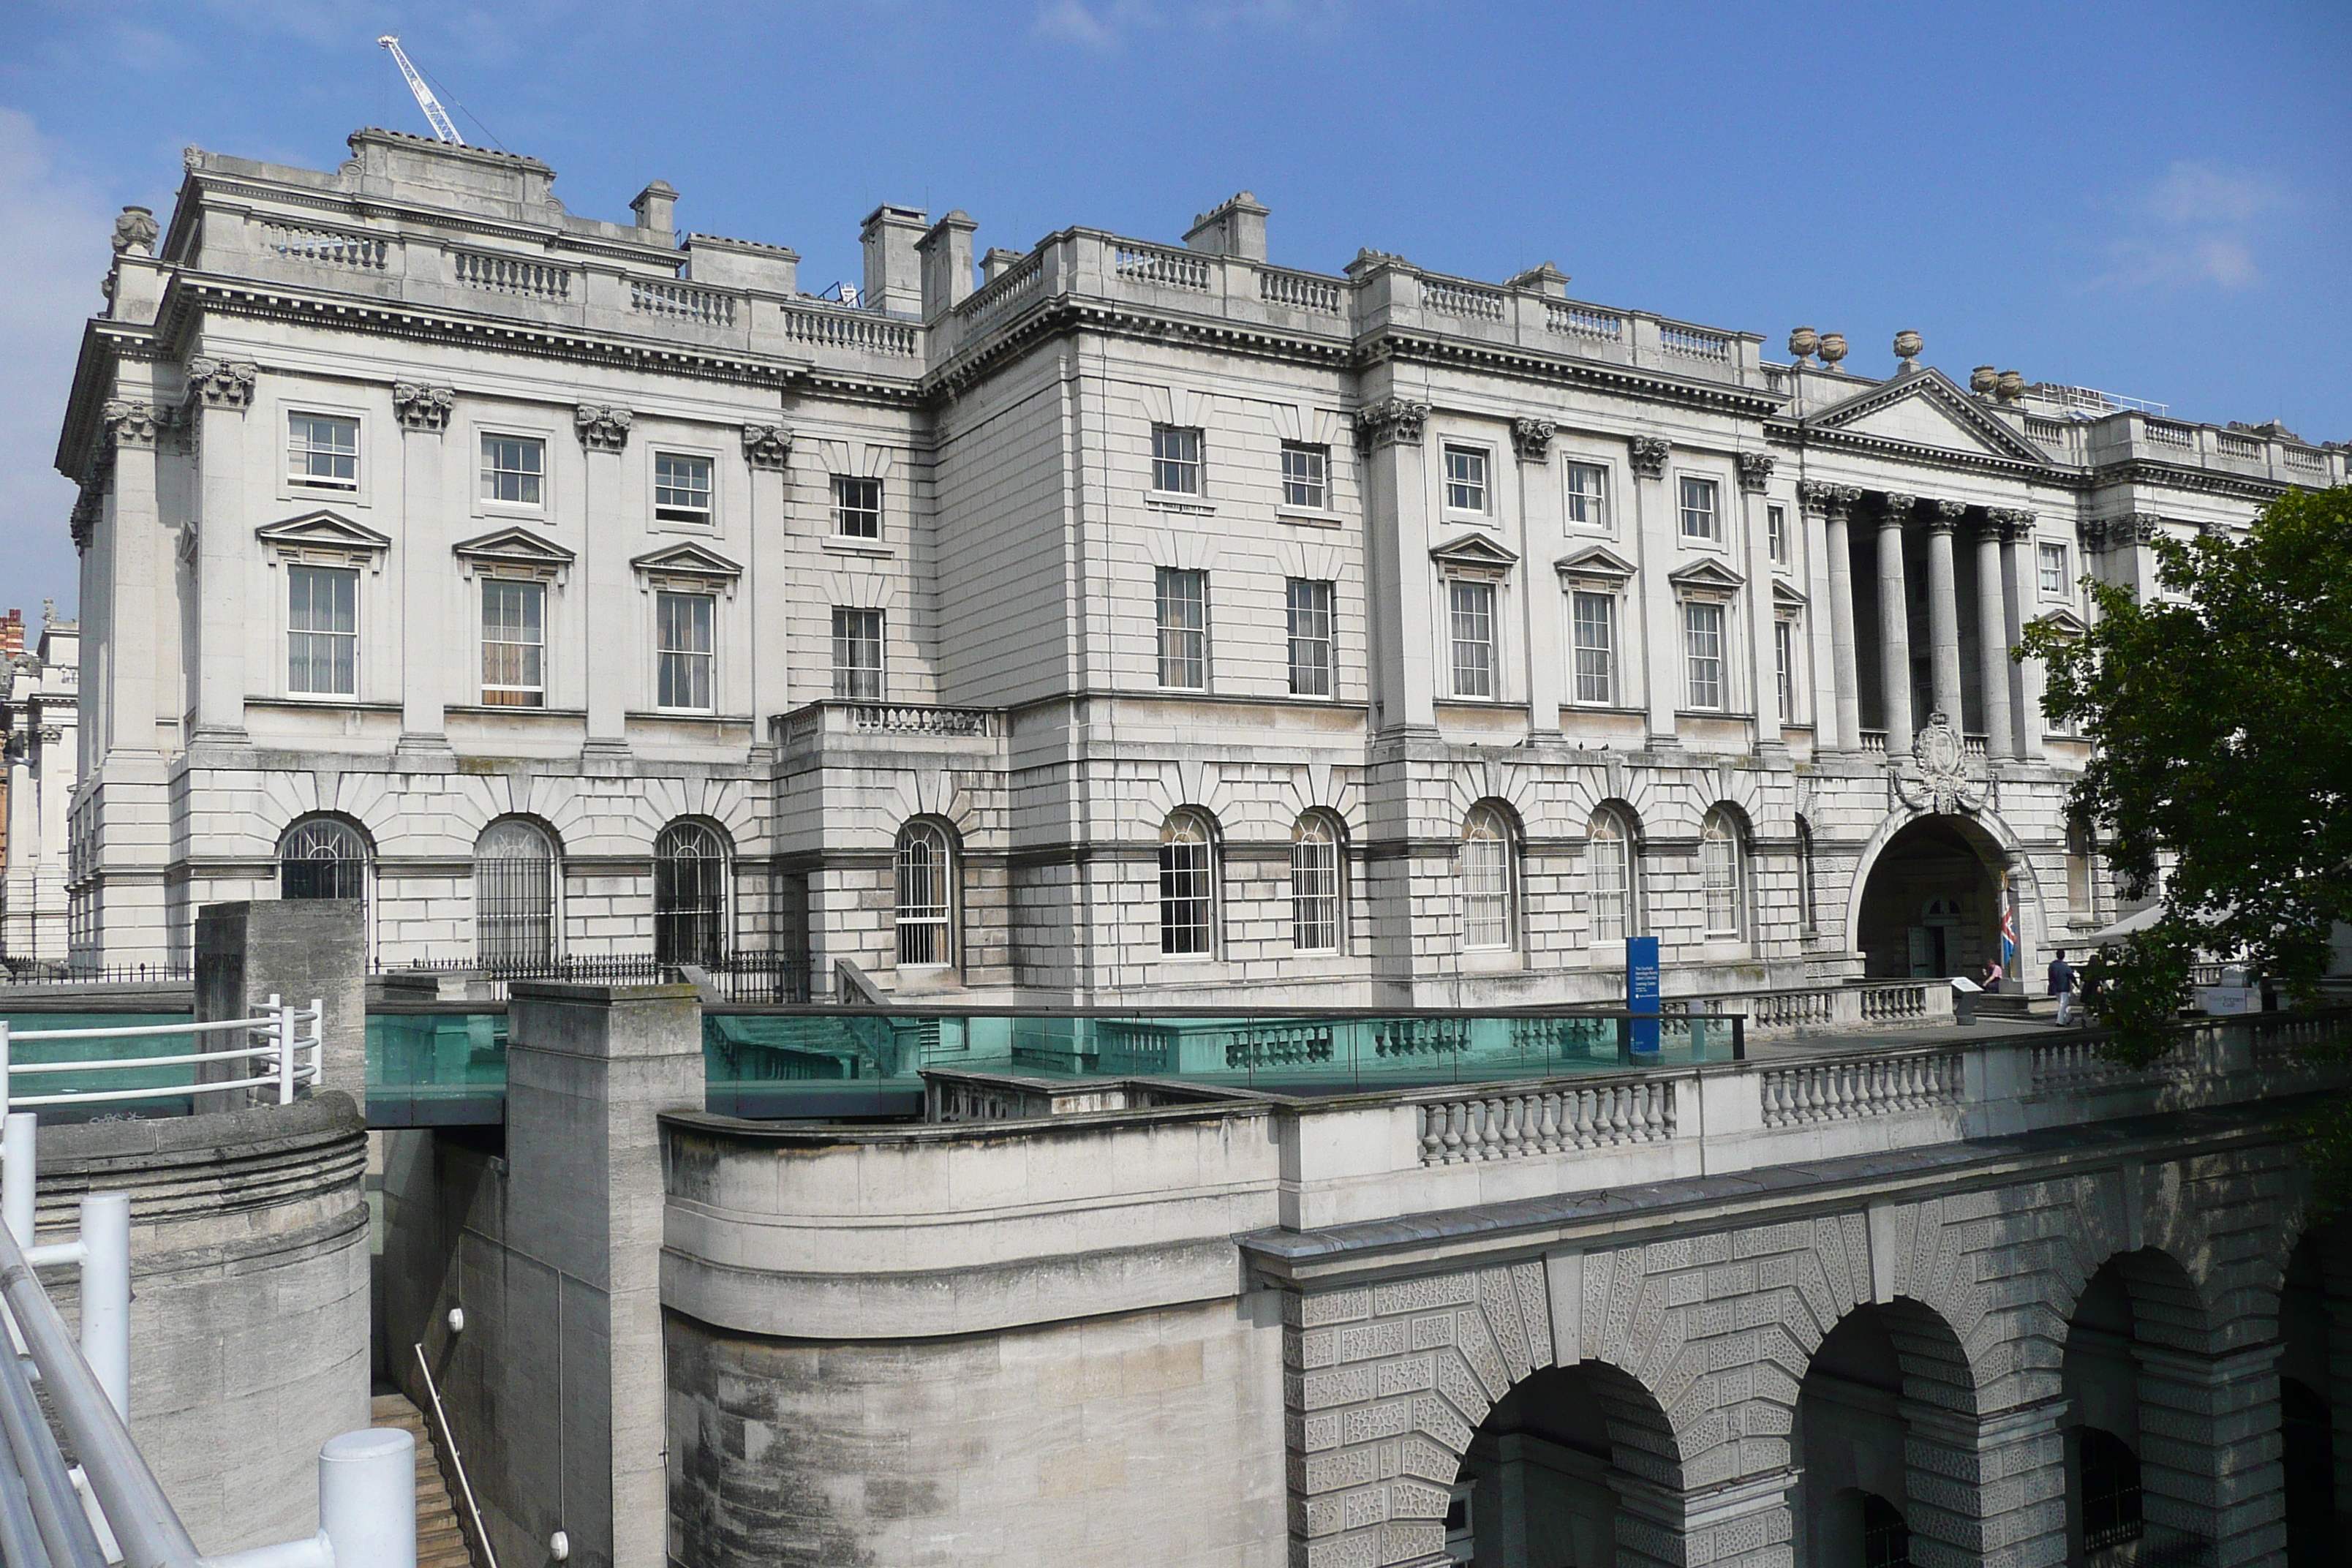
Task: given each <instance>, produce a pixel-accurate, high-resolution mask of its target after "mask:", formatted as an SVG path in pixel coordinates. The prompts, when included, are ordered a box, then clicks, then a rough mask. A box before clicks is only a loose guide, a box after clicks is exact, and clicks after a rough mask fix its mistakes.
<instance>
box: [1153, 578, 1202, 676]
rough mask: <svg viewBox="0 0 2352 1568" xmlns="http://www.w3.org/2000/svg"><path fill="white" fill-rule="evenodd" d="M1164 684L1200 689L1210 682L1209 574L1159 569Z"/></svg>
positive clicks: (1157, 590) (1161, 663)
mask: <svg viewBox="0 0 2352 1568" xmlns="http://www.w3.org/2000/svg"><path fill="white" fill-rule="evenodd" d="M1156 592H1157V595H1158V609H1159V616H1160V685H1162V686H1167V687H1173V688H1176V689H1180V690H1186V691H1198V690H1201V689H1204V688H1205V687H1206V686H1207V685H1208V684H1209V604H1208V600H1209V574H1207V573H1205V572H1183V571H1179V570H1177V569H1176V568H1174V567H1172V566H1162V567H1160V569H1159V574H1158V578H1157V587H1156Z"/></svg>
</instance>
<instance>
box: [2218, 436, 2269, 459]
mask: <svg viewBox="0 0 2352 1568" xmlns="http://www.w3.org/2000/svg"><path fill="white" fill-rule="evenodd" d="M2213 447H2214V449H2215V450H2216V451H2218V452H2220V453H2221V456H2223V457H2225V458H2259V457H2261V456H2262V455H2263V444H2262V443H2261V442H2260V441H2257V440H2255V439H2254V438H2253V437H2252V436H2240V435H2237V434H2235V433H2234V432H2231V431H2228V430H2217V431H2215V432H2214V433H2213Z"/></svg>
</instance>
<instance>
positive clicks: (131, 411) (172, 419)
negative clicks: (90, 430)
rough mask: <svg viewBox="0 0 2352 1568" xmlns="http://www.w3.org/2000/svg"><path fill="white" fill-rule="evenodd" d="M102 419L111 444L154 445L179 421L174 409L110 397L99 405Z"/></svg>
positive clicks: (112, 445) (117, 445)
mask: <svg viewBox="0 0 2352 1568" xmlns="http://www.w3.org/2000/svg"><path fill="white" fill-rule="evenodd" d="M98 417H99V422H100V424H101V425H103V426H105V427H106V439H107V444H108V445H109V446H110V447H153V446H154V445H155V443H156V441H157V440H158V439H159V438H160V437H162V436H163V433H164V432H166V431H168V430H170V429H171V428H172V427H173V425H175V424H176V423H177V422H178V416H176V415H175V414H174V413H173V410H171V409H169V408H166V407H163V406H162V405H158V404H153V403H133V402H131V401H130V400H129V399H127V398H121V397H110V398H108V399H107V400H106V401H105V403H103V404H102V405H100V407H99V410H98Z"/></svg>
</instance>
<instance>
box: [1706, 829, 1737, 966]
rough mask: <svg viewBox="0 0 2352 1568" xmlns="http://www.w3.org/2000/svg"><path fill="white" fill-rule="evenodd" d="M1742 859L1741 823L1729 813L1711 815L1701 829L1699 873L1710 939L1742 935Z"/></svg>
mask: <svg viewBox="0 0 2352 1568" xmlns="http://www.w3.org/2000/svg"><path fill="white" fill-rule="evenodd" d="M1740 858H1741V856H1740V843H1739V824H1738V823H1737V822H1735V821H1733V820H1732V817H1731V814H1730V813H1729V812H1727V811H1720V810H1718V811H1711V812H1709V813H1707V816H1706V826H1703V827H1702V828H1700V830H1699V837H1698V873H1699V890H1700V893H1701V895H1702V898H1703V901H1704V903H1705V906H1706V934H1707V935H1709V936H1738V934H1739V916H1740V888H1739V868H1740Z"/></svg>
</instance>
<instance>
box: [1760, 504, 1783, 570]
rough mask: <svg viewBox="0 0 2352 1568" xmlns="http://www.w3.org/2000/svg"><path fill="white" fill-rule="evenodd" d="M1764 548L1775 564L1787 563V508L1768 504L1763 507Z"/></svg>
mask: <svg viewBox="0 0 2352 1568" xmlns="http://www.w3.org/2000/svg"><path fill="white" fill-rule="evenodd" d="M1764 548H1765V552H1766V553H1768V554H1769V555H1770V556H1771V557H1772V564H1774V565H1775V566H1786V565H1787V564H1788V563H1789V509H1788V508H1787V507H1784V506H1768V507H1766V508H1765V509H1764Z"/></svg>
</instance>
